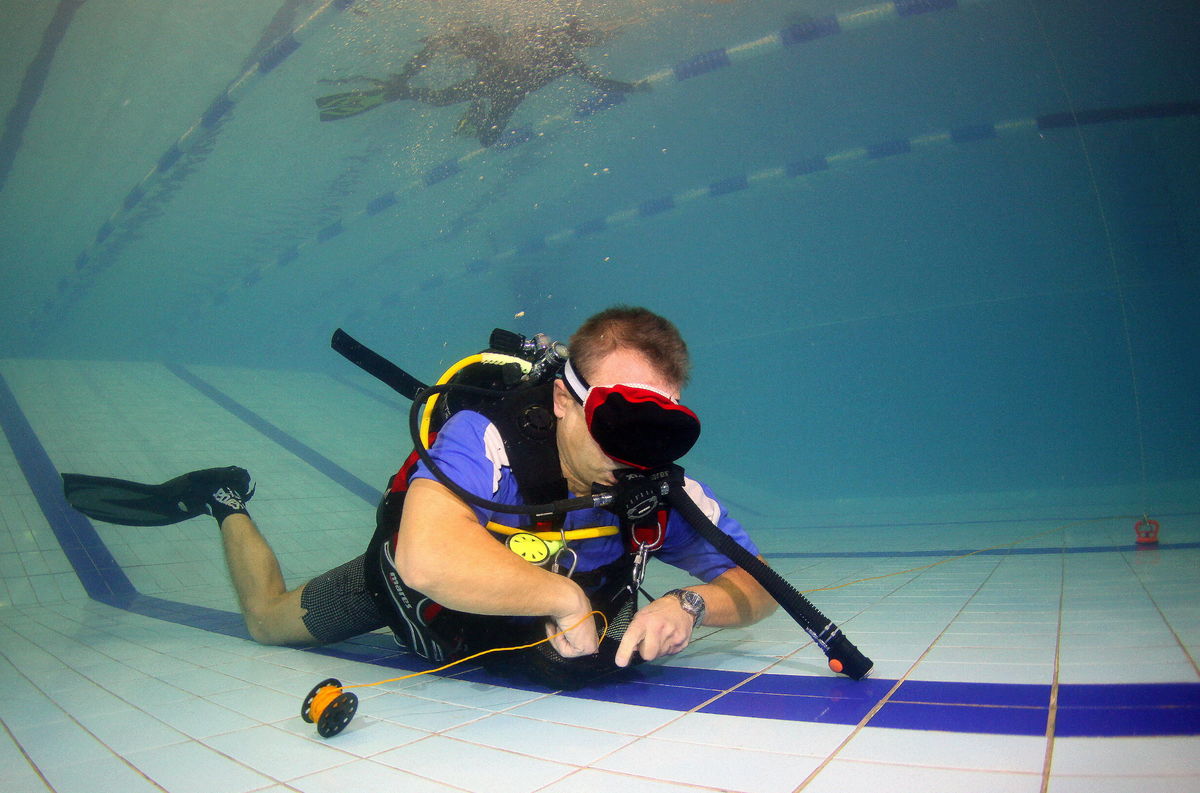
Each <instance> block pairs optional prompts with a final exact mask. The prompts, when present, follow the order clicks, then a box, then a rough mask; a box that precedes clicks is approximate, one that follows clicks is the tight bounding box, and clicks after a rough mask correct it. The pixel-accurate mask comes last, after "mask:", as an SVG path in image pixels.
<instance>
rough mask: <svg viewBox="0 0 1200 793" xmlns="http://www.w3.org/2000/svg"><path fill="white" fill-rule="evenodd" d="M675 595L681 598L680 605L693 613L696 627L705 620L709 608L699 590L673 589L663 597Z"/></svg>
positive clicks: (693, 625)
mask: <svg viewBox="0 0 1200 793" xmlns="http://www.w3.org/2000/svg"><path fill="white" fill-rule="evenodd" d="M671 595H674V596H675V597H677V598H679V605H680V606H683V610H684V611H686V612H687V613H688V614H691V615H692V627H693V628H695V627H696V626H697V625H699V624H700V623H701V622H704V612H705V610H706V609H707V608H708V606H706V605H705V604H704V598H703V597H701V596H700V593H699V592H695V591H693V590H691V589H672V590H671V591H670V592H668V593H667V594H665V595H663V597H669V596H671Z"/></svg>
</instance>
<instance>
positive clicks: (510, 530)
mask: <svg viewBox="0 0 1200 793" xmlns="http://www.w3.org/2000/svg"><path fill="white" fill-rule="evenodd" d="M487 530H488V531H494V532H495V533H497V534H503V535H505V536H509V537H511V536H512V535H514V534H532V535H533V536H534V537H537V538H538V539H539V540H545V541H546V542H550V541H552V540H561V539H563V537H564V535H565V536H566V539H567V542H570V541H572V540H591V539H594V538H596V537H611V536H612V535H614V534H618V533H619V532H620V531H621V530H620V529H619V528H617V527H616V526H588V527H586V528H582V529H567V530H566V531H565V532H559V531H529V530H528V529H519V528H516V527H514V526H502V525H500V524H499V523H494V522H492V521H488V524H487Z"/></svg>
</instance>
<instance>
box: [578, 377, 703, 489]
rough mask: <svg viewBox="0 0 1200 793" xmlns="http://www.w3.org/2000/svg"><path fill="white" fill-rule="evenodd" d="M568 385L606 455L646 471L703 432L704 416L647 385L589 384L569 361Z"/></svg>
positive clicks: (683, 450) (670, 460)
mask: <svg viewBox="0 0 1200 793" xmlns="http://www.w3.org/2000/svg"><path fill="white" fill-rule="evenodd" d="M563 380H564V382H565V384H566V386H567V390H568V391H570V392H571V395H572V396H574V397H575V399H576V401H578V402H579V403H581V404H582V405H583V414H584V418H585V420H586V421H587V427H588V431H589V432H590V433H591V435H592V438H593V439H594V440H595V441H596V443H597V444H598V445H599V446H600V450H601V451H603V452H604V453H605V454H606V455H608V456H609V457H611V458H612V459H613V460H616V461H617V462H618V463H621V464H623V465H629V466H632V467H634V468H640V469H643V470H646V469H650V468H659V467H661V466H664V465H668V464H670V463H673V462H675V461H676V460H678V459H679V458H680V457H683V456H684V455H685V454H687V453H688V451H689V450H690V449H691V448H692V446H693V445H694V444H695V443H696V439H697V438H699V437H700V419H699V418H697V417H696V414H695V413H693V412H692V411H691V410H690V409H689V408H687V407H685V406H683V405H681V404H679V403H678V402H677V401H675V400H674V399H672V398H671V397H670V396H668V395H667V394H664V393H662V392H661V391H659V390H658V389H655V388H651V387H650V386H647V385H641V384H636V383H629V384H625V383H618V384H615V385H609V386H589V385H588V384H587V381H585V380H584V379H583V377H582V376H580V374H579V372H578V371H576V370H575V368H574V367H572V366H571V362H570V361H569V360H568V361H567V365H566V368H565V370H564V371H563Z"/></svg>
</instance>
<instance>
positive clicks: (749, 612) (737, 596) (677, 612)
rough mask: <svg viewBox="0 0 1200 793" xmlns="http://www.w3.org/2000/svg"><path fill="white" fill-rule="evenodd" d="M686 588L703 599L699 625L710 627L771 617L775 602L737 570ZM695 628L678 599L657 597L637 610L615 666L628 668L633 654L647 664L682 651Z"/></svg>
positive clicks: (757, 584) (752, 622)
mask: <svg viewBox="0 0 1200 793" xmlns="http://www.w3.org/2000/svg"><path fill="white" fill-rule="evenodd" d="M759 558H760V559H761V558H762V557H759ZM685 588H686V589H690V590H692V591H694V592H695V593H696V594H698V595H700V597H702V598H704V606H705V611H704V618H703V623H702V624H704V625H707V626H709V627H713V628H738V627H744V626H746V625H753V624H754V623H756V622H758V621H759V620H762V619H764V618H766V617H768V616H770V615H771V614H772V613H773V612H774V611H775V607H776V603H775V599H774V598H772V597H771V596H770V595H769V594H768V593H767V591H766V590H765V589H763V588H762V586H761V585H760V584H759V583H758V582H757V581H755V580H754V578H753V577H752V576H751V575H750V574H749V573H747V572H746V571H745V570H743V569H742V568H740V567H734V568H731V569H729V570H726V571H725V572H724V573H722V574H721V575H719V576H717V577H716V578H714V579H713V580H712V581H710V582H709V583H707V584H697V585H695V586H689V587H685ZM696 627H697V626H696V625H695V620H694V619H693V617H692V615H691V614H689V613H688V612H686V611H684V608H683V603H682V601H681V600H680V599H679V598H678V597H676V596H674V595H667V596H666V597H661V598H658V599H657V600H655V601H654V602H653V603H651V604H650V605H648V606H646V607H645V608H643V609H641V610H640V611H638V612H637V615H636V616H635V617H634V618H633V621H632V622H631V623H629V628H628V629H627V630H626V631H625V636H624V637H623V638H622V639H621V644H620V646H619V647H618V648H617V657H616V663H617V666H627V665H628V664H629V660H630V658H631V657H632V655H633V653H634V652H635V651H636V652H637V654H638V655H640V656H641V657H642V658H643V659H645V660H647V661H653V660H654V659H655V658H659V657H661V656H664V655H674V654H675V653H678V652H681V651H682V650H683V649H684V648H685V647H687V646H688V643H689V642H690V641H691V638H692V631H693V630H694V629H695V628H696Z"/></svg>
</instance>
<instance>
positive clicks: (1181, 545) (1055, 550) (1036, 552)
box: [765, 542, 1200, 559]
mask: <svg viewBox="0 0 1200 793" xmlns="http://www.w3.org/2000/svg"><path fill="white" fill-rule="evenodd" d="M1197 548H1200V542H1160V543H1157V544H1155V545H1137V544H1135V543H1129V544H1128V545H1080V546H1076V547H1063V546H1057V547H1054V546H1048V547H1043V548H988V549H986V550H982V551H980V550H975V549H972V548H960V549H946V550H930V551H812V552H806V551H797V552H795V553H790V552H785V553H768V554H765V555H766V556H767V557H769V558H771V559H903V558H908V557H923V556H951V557H953V556H967V555H973V556H1042V555H1052V554H1060V553H1130V552H1133V551H1148V550H1159V551H1183V550H1195V549H1197Z"/></svg>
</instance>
